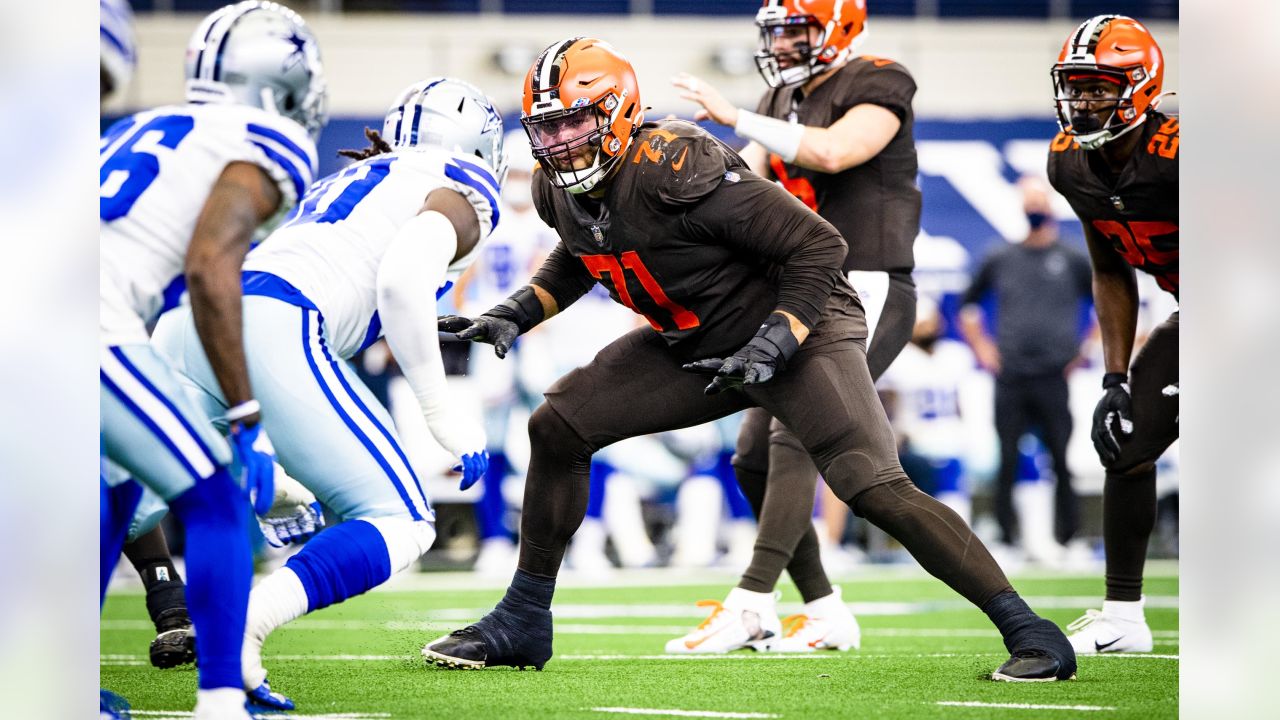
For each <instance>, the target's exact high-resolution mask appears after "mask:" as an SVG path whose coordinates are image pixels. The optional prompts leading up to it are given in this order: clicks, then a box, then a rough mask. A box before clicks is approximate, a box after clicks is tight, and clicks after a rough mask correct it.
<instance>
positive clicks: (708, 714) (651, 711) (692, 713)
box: [583, 707, 782, 718]
mask: <svg viewBox="0 0 1280 720" xmlns="http://www.w3.org/2000/svg"><path fill="white" fill-rule="evenodd" d="M583 709H584V710H591V711H592V712H600V713H619V714H623V715H661V716H663V717H702V718H776V717H782V716H781V715H772V714H770V713H741V712H718V711H716V710H662V709H658V708H624V707H593V708H583Z"/></svg>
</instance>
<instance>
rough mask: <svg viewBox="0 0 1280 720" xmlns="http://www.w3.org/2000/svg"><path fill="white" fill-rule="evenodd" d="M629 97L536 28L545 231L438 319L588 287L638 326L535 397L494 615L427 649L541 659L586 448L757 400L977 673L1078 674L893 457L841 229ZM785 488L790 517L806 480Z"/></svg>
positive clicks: (503, 335) (955, 521) (766, 598)
mask: <svg viewBox="0 0 1280 720" xmlns="http://www.w3.org/2000/svg"><path fill="white" fill-rule="evenodd" d="M643 107H644V106H643V104H642V102H641V96H640V89H639V86H638V84H637V82H636V76H635V71H634V69H633V68H632V67H631V64H630V63H629V62H628V61H627V60H626V59H625V58H624V57H622V56H621V55H619V54H618V53H617V51H616V50H614V49H613V48H612V47H611V46H610V45H608V44H607V43H604V42H602V41H600V40H596V39H593V38H584V37H578V38H569V39H566V40H563V41H559V42H556V43H554V44H552V45H551V46H550V47H548V48H547V49H546V50H545V51H543V52H542V54H541V55H539V57H538V59H537V61H536V62H535V63H534V64H533V66H532V67H531V68H530V70H529V74H528V75H527V76H526V78H525V82H524V103H523V109H524V112H523V114H522V117H521V120H522V122H523V123H524V125H525V128H526V130H527V131H528V133H529V137H530V141H531V144H532V146H533V150H534V157H536V158H538V160H539V163H540V165H541V166H542V168H543V171H544V172H542V173H538V174H536V175H535V180H534V187H533V195H534V204H535V206H536V207H537V208H538V212H539V214H540V215H541V216H542V217H543V219H544V220H546V221H547V223H548V224H549V225H551V226H553V227H555V228H556V231H557V232H558V233H559V235H560V243H559V244H558V245H557V246H556V249H555V250H554V251H553V252H552V253H551V255H550V256H549V257H548V258H547V260H546V262H544V263H543V266H542V268H541V269H540V270H539V271H538V273H537V274H536V275H535V276H534V278H533V281H532V283H531V284H530V285H528V286H525V287H524V288H521V289H520V290H519V291H517V292H516V293H515V294H513V295H512V296H511V297H510V298H508V299H507V300H506V301H504V302H503V303H502V304H500V305H498V306H496V307H494V308H492V309H490V310H489V311H488V312H486V313H485V314H483V315H480V316H479V317H477V318H475V319H473V320H469V319H467V318H461V317H445V318H441V322H440V328H441V329H442V330H444V331H452V332H456V333H457V336H458V337H459V338H460V339H463V340H468V339H474V340H477V341H482V342H488V343H492V344H493V346H494V350H495V352H496V353H497V354H498V355H499V356H501V355H504V354H505V353H506V351H507V350H508V349H509V348H510V346H511V343H512V342H513V341H514V340H515V338H516V337H518V336H519V335H520V334H522V333H524V332H527V331H528V330H530V329H531V328H533V327H534V326H536V325H538V324H539V323H541V322H543V321H544V320H547V319H549V318H551V317H552V316H554V315H556V314H557V313H558V312H559V311H560V310H561V309H563V308H567V307H569V306H570V305H571V304H573V302H574V301H576V300H577V299H578V298H580V297H582V295H584V294H585V293H586V292H588V291H589V290H590V289H591V288H593V287H595V286H596V285H597V284H601V285H604V286H605V287H606V288H607V289H608V290H609V294H610V297H612V298H614V299H615V300H616V301H617V302H619V303H621V304H624V305H627V306H629V307H631V308H632V309H633V310H635V311H636V312H637V314H640V315H643V316H644V317H645V318H646V320H647V321H648V323H649V327H641V328H638V329H636V330H633V331H631V332H629V333H627V334H626V335H624V336H622V337H621V338H619V339H618V340H616V341H614V342H613V343H611V344H610V345H609V346H607V347H606V348H604V349H603V350H601V351H600V353H599V354H598V355H596V358H595V359H594V360H593V361H592V362H591V363H590V364H588V365H587V366H586V367H583V368H580V369H578V370H575V371H574V372H571V373H569V374H568V375H566V376H565V377H563V378H561V379H560V380H559V381H557V382H556V384H555V385H553V386H552V387H551V389H549V390H548V391H547V392H546V394H545V396H546V402H544V403H543V404H542V405H540V406H539V407H538V409H537V410H535V411H534V413H533V416H532V417H531V418H530V420H529V436H530V440H531V444H532V455H531V459H530V464H529V476H528V480H527V482H526V486H525V499H524V515H523V518H522V525H521V535H520V562H519V566H518V569H517V571H516V574H515V577H514V578H513V579H512V582H511V585H510V587H509V588H508V590H507V593H506V595H505V597H504V598H503V599H502V601H501V602H499V603H498V606H497V607H496V608H495V609H494V610H493V611H492V612H490V613H489V614H488V615H486V616H485V617H483V618H481V619H480V620H478V621H477V622H476V623H475V624H473V625H470V626H467V627H465V628H462V629H460V630H456V631H454V632H452V633H450V634H449V635H446V636H444V637H442V638H439V639H437V640H435V641H433V642H431V643H429V644H428V645H427V646H426V647H425V648H423V655H424V657H426V658H427V660H428V661H430V662H433V663H438V664H441V665H445V666H447V667H469V668H481V667H487V666H495V665H514V666H525V665H532V666H534V667H535V668H541V667H542V666H543V665H544V664H545V663H546V662H547V661H548V660H549V659H550V658H551V656H552V625H551V609H550V608H551V602H552V597H553V595H554V593H555V583H556V577H557V575H558V574H559V570H560V565H561V561H562V559H563V557H564V551H565V547H566V546H567V545H568V542H569V539H570V538H571V537H572V536H573V533H574V531H575V530H576V529H577V528H578V525H579V524H580V523H581V522H582V517H583V514H584V512H585V510H586V501H587V497H586V496H587V493H586V489H587V487H588V485H589V469H590V462H591V456H592V454H593V453H594V452H595V451H596V450H598V449H600V448H602V447H605V446H608V445H611V444H613V443H615V442H618V441H620V440H623V439H626V438H628V437H635V436H637V435H644V434H648V433H654V432H660V431H665V430H673V429H677V428H681V427H688V426H691V425H696V424H700V423H705V422H707V421H709V420H714V419H716V418H719V417H724V416H726V415H730V414H732V413H734V412H737V411H739V410H743V409H745V408H747V407H751V406H753V405H757V404H759V405H762V406H763V407H765V408H766V409H767V410H769V411H770V412H771V413H774V414H776V415H778V416H779V418H780V419H781V420H782V421H783V422H784V423H785V424H787V425H788V426H789V427H790V428H791V429H792V430H793V431H794V432H796V434H797V435H798V437H800V438H801V439H802V440H803V442H804V444H805V446H806V447H809V448H813V454H814V456H815V459H816V460H817V464H818V465H819V467H820V468H821V470H822V472H823V476H824V477H825V479H826V480H827V482H829V483H830V484H831V485H832V486H833V487H835V488H837V494H838V495H839V496H840V497H841V498H842V499H843V500H845V501H846V502H847V503H848V504H849V505H850V507H852V508H854V509H855V511H856V512H858V513H859V514H860V515H862V516H863V517H866V518H867V519H868V521H870V522H872V523H874V524H877V525H879V526H880V527H883V528H884V529H885V530H886V531H888V532H889V533H890V534H891V535H892V536H894V537H896V538H897V539H898V540H899V541H901V542H902V543H903V545H904V546H905V547H907V548H909V549H910V550H911V551H912V553H913V554H914V555H915V557H916V558H917V559H918V560H919V561H920V562H921V563H922V564H923V565H924V567H925V568H926V569H927V570H928V571H929V572H931V573H933V574H934V575H935V576H937V577H939V578H940V579H941V580H943V581H944V582H946V583H947V584H948V585H949V586H950V587H952V588H953V589H954V590H956V591H957V592H958V593H960V594H961V595H963V596H964V597H966V598H967V599H969V600H970V601H971V602H973V603H974V604H975V605H977V606H978V607H980V608H982V609H983V610H984V611H985V612H986V613H987V614H988V616H989V617H990V618H991V620H992V621H993V623H994V624H995V625H996V627H997V628H999V630H1000V632H1001V634H1002V635H1003V636H1004V640H1005V646H1006V649H1008V650H1009V652H1010V654H1011V655H1010V658H1009V660H1008V661H1006V662H1005V663H1004V664H1003V665H1001V667H1000V668H999V669H997V670H996V671H995V672H994V673H993V674H992V678H993V679H996V680H1008V681H1031V680H1034V681H1040V682H1043V681H1052V680H1055V679H1067V678H1069V677H1072V676H1074V674H1075V670H1076V667H1075V655H1074V653H1073V652H1072V651H1071V647H1070V645H1069V644H1068V643H1067V641H1066V637H1065V636H1064V635H1063V634H1062V632H1061V631H1060V630H1059V629H1058V628H1057V627H1056V626H1055V625H1054V624H1053V623H1051V622H1049V621H1048V620H1045V619H1043V618H1040V617H1039V616H1037V615H1036V614H1035V613H1034V612H1033V611H1032V610H1031V609H1030V608H1029V607H1028V606H1027V605H1026V603H1025V602H1024V601H1023V600H1022V599H1021V598H1020V597H1019V596H1018V594H1017V592H1015V591H1014V590H1013V589H1012V587H1011V586H1010V584H1009V581H1008V579H1007V578H1005V576H1004V574H1003V573H1002V572H1001V571H1000V568H999V567H998V566H997V565H996V563H995V561H994V560H993V559H992V558H991V556H990V554H989V553H988V552H986V549H985V548H984V547H983V546H982V543H981V542H980V541H979V540H978V539H977V538H976V537H975V536H974V535H973V533H972V531H970V530H969V528H968V527H967V526H966V525H965V524H964V522H963V521H962V520H961V519H960V518H959V517H958V516H957V515H956V514H955V513H954V512H952V511H951V510H950V509H949V508H947V507H946V506H945V505H942V504H941V503H939V502H937V501H936V500H934V499H933V498H930V497H929V496H927V495H925V494H924V493H922V492H920V491H919V490H918V489H917V488H916V487H915V486H914V485H913V484H912V483H911V481H910V480H909V479H908V478H907V476H906V475H905V474H904V473H903V472H902V468H901V466H900V464H899V463H898V458H897V453H896V448H895V446H894V440H893V433H892V430H890V428H889V423H888V420H887V419H886V418H885V415H884V409H883V408H882V407H881V406H880V402H879V399H878V398H877V396H876V394H875V388H874V386H873V385H872V380H871V375H870V372H869V371H868V370H867V365H866V355H865V350H864V348H865V341H866V338H867V335H868V333H867V326H866V322H865V319H864V313H863V309H862V305H861V303H860V302H859V301H858V298H857V295H856V293H855V292H854V290H853V288H852V286H850V285H849V282H848V279H847V278H846V277H845V276H844V274H843V272H842V270H841V264H842V263H843V261H844V255H845V252H846V249H847V248H846V245H845V243H844V240H843V239H841V237H840V235H839V233H837V232H836V230H835V228H834V227H832V226H831V225H830V224H829V223H827V222H826V221H825V220H823V219H822V218H820V217H819V216H818V215H816V214H815V213H813V212H811V211H809V210H808V209H806V208H805V207H803V206H802V205H801V204H799V203H797V202H796V201H795V199H794V198H792V197H791V196H790V195H789V194H788V193H787V192H786V191H785V190H783V189H782V188H780V187H779V186H778V185H776V184H774V183H771V182H769V181H767V180H764V179H762V178H760V177H759V176H757V175H756V174H754V173H752V172H751V171H750V169H749V168H747V166H746V165H745V164H744V163H743V162H742V160H741V158H739V157H738V156H737V154H736V153H734V152H733V151H732V150H730V149H729V148H728V147H727V146H726V145H724V144H723V143H720V142H719V141H717V140H716V139H715V138H713V137H712V136H711V135H709V134H708V133H707V132H706V131H704V130H702V129H700V128H698V127H697V126H696V125H693V124H691V123H687V122H683V121H678V120H677V121H664V122H658V123H644V111H643ZM753 333H754V334H753ZM802 343H803V344H802ZM708 376H710V377H711V381H710V383H709V384H708V383H707V378H708ZM790 500H791V502H792V504H793V505H796V506H799V508H800V512H801V514H803V515H804V516H806V526H807V515H808V513H809V509H810V508H811V507H812V496H809V497H800V496H794V495H793V496H791V498H790ZM788 510H790V511H792V512H794V511H795V508H788ZM735 616H736V617H735ZM722 618H723V619H722ZM726 621H727V622H726ZM717 622H720V623H722V627H725V628H726V631H727V632H737V631H740V632H742V633H745V634H749V635H750V636H751V637H750V639H751V641H752V642H753V643H754V644H757V645H759V646H761V647H766V648H767V647H769V646H771V645H773V644H775V643H776V642H777V641H778V639H779V637H780V635H781V632H782V628H781V623H780V622H779V621H778V617H777V613H776V605H775V597H774V594H773V592H772V591H770V592H752V591H749V590H744V589H742V588H736V589H735V590H734V591H732V593H731V596H730V598H729V600H728V602H726V603H725V604H724V606H722V607H721V608H718V609H717V612H715V613H713V614H712V616H711V617H710V618H709V620H708V625H712V624H714V623H717ZM745 639H746V638H744V640H745ZM690 649H692V648H690Z"/></svg>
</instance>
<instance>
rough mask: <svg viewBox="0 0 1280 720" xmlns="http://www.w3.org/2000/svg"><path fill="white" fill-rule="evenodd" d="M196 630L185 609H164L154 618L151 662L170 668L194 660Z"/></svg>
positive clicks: (160, 666)
mask: <svg viewBox="0 0 1280 720" xmlns="http://www.w3.org/2000/svg"><path fill="white" fill-rule="evenodd" d="M195 660H196V630H195V627H193V626H192V625H191V618H190V616H188V615H187V609H186V608H185V607H182V608H174V609H172V610H166V611H164V612H163V613H160V615H159V616H158V617H157V618H156V639H155V640H152V641H151V664H152V665H154V666H156V667H158V668H160V669H162V670H163V669H166V668H172V667H177V666H179V665H186V664H187V663H192V662H195Z"/></svg>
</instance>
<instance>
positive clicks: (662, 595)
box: [101, 564, 1178, 720]
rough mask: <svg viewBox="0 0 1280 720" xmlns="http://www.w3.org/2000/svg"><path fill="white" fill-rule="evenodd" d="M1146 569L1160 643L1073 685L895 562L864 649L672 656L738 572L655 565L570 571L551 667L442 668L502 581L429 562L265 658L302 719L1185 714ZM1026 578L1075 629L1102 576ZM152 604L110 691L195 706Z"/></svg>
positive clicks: (126, 643)
mask: <svg viewBox="0 0 1280 720" xmlns="http://www.w3.org/2000/svg"><path fill="white" fill-rule="evenodd" d="M1150 570H1151V571H1153V573H1154V574H1152V573H1149V575H1148V580H1147V584H1146V588H1145V590H1146V593H1147V596H1148V608H1147V619H1148V621H1149V622H1150V624H1151V627H1152V630H1153V631H1154V633H1155V642H1156V647H1155V652H1154V653H1153V654H1151V655H1139V656H1115V655H1111V656H1102V657H1084V658H1081V659H1080V672H1079V679H1077V680H1075V681H1074V682H1069V683H1045V684H1008V683H994V682H990V681H988V680H985V679H983V678H984V677H985V676H986V675H987V674H989V673H990V672H991V671H992V670H993V669H994V668H995V667H997V666H998V665H999V664H1000V663H1001V662H1002V661H1003V660H1004V659H1005V657H1006V654H1005V652H1004V648H1003V646H1002V645H1001V643H1000V639H999V637H998V635H997V634H996V632H995V631H994V629H992V628H991V626H990V625H989V623H988V622H987V620H986V618H985V616H983V615H982V614H981V613H980V612H979V611H977V610H976V609H973V608H971V607H970V606H968V605H967V604H966V603H964V601H963V600H960V599H959V598H957V597H956V596H955V595H953V594H952V593H951V592H950V591H949V590H948V589H947V588H946V587H945V586H943V585H942V584H941V583H939V582H938V581H936V580H933V579H932V578H928V577H927V576H921V575H919V574H917V573H916V572H914V571H909V570H903V569H899V568H890V569H883V570H881V569H869V570H866V571H863V572H861V573H859V574H858V575H856V576H853V577H852V578H849V579H846V580H844V581H843V582H841V583H840V584H841V585H842V586H843V588H844V597H845V600H846V601H847V602H849V603H851V604H852V606H853V609H854V612H855V613H856V614H857V615H858V619H859V621H860V622H861V624H862V628H863V641H862V649H861V650H860V651H851V652H847V653H831V652H827V653H823V654H818V655H801V656H794V655H776V654H760V653H753V652H750V651H742V652H739V653H735V654H732V655H728V656H710V657H704V656H694V657H687V656H681V657H672V656H664V655H662V647H663V644H664V643H665V642H666V641H667V640H668V639H669V638H672V637H676V636H678V635H680V634H683V633H684V632H686V631H687V630H688V629H690V628H692V626H693V625H695V624H697V622H698V621H700V620H701V619H702V616H701V615H700V610H699V609H698V608H695V607H694V602H695V601H697V600H699V599H703V598H715V599H723V597H724V594H725V593H726V592H727V590H728V588H729V587H731V586H732V584H733V578H732V577H731V576H729V575H704V576H702V579H701V580H700V581H699V580H692V581H691V580H690V579H689V578H688V576H684V579H683V580H679V579H675V578H676V577H677V576H674V575H671V574H667V573H663V572H662V571H647V572H644V573H639V574H634V573H619V574H618V575H617V576H616V577H615V578H613V579H612V580H611V582H610V583H609V586H608V587H585V586H580V585H575V584H573V583H571V582H568V581H566V582H565V583H562V587H561V589H560V591H559V592H558V593H557V595H556V605H555V606H554V607H553V610H554V611H555V612H556V645H555V650H556V656H555V657H554V658H552V660H551V662H550V663H548V664H547V666H546V669H545V670H544V671H543V672H533V671H524V672H520V671H517V670H514V669H511V668H498V669H489V670H482V671H458V670H453V671H451V670H444V669H439V668H435V667H428V666H426V665H425V664H424V663H423V662H422V661H421V659H420V657H419V655H418V650H419V648H420V647H421V646H422V645H423V644H424V643H425V642H427V641H429V640H432V639H434V638H436V637H437V636H439V635H442V634H444V633H445V632H447V631H448V630H451V629H454V628H457V627H460V626H462V625H464V624H466V622H467V621H469V620H472V619H474V618H477V617H479V616H480V615H481V614H482V613H483V612H485V611H487V610H488V609H489V608H490V607H492V605H493V604H494V603H495V602H496V601H497V600H498V599H499V598H500V597H501V594H502V589H501V588H499V587H496V586H493V585H492V584H489V585H484V586H483V587H487V588H488V589H475V588H476V587H477V586H479V585H480V584H479V583H478V581H476V580H474V579H472V578H470V577H468V576H465V575H460V574H418V575H413V576H410V577H407V578H401V579H397V580H396V581H393V583H392V586H391V587H390V588H387V589H383V590H380V591H377V592H374V593H371V594H369V595H366V596H363V597H359V598H356V599H354V600H352V601H350V602H348V603H346V604H344V605H341V606H338V607H334V608H329V609H326V610H323V611H321V612H318V613H316V614H314V615H311V616H308V617H306V618H303V619H301V620H298V621H296V622H295V623H293V624H292V625H289V626H286V627H285V628H282V629H281V630H279V631H277V633H276V634H275V635H273V636H272V637H271V639H270V640H269V641H268V643H267V646H266V665H267V669H268V670H269V671H270V672H271V677H270V679H271V682H272V685H273V687H275V689H277V690H280V691H282V692H284V693H286V694H288V695H290V696H291V697H293V698H294V700H296V701H297V703H298V710H297V711H296V712H295V713H292V714H291V715H290V716H291V717H295V718H319V717H328V718H449V719H450V720H453V719H455V718H456V719H458V720H461V719H463V718H596V719H602V718H603V719H607V718H621V717H634V716H642V717H677V716H678V717H721V718H854V717H856V718H926V717H927V718H960V719H965V720H968V719H974V718H1068V717H1077V716H1081V717H1099V718H1107V719H1108V720H1111V719H1115V720H1120V719H1121V718H1172V717H1176V716H1177V711H1178V632H1177V629H1178V611H1177V594H1178V578H1177V575H1176V569H1175V568H1174V567H1173V566H1171V565H1161V564H1156V566H1155V567H1153V568H1150ZM1013 580H1014V583H1015V585H1016V586H1017V587H1018V588H1019V590H1020V591H1021V592H1022V593H1023V595H1024V596H1025V597H1026V598H1027V599H1028V601H1029V602H1030V603H1031V605H1032V606H1033V607H1035V608H1036V609H1037V610H1039V611H1040V612H1041V613H1042V614H1044V615H1045V616H1047V617H1048V618H1050V619H1051V620H1054V621H1056V622H1058V623H1060V624H1064V625H1065V624H1066V623H1068V622H1070V621H1071V620H1073V619H1075V618H1076V617H1078V616H1079V615H1080V614H1081V613H1082V611H1083V609H1084V608H1085V607H1089V606H1093V604H1095V603H1098V602H1100V598H1101V592H1102V581H1101V576H1100V573H1097V574H1088V575H1079V576H1074V575H1072V576H1061V575H1051V574H1047V573H1041V574H1029V575H1023V576H1015V577H1014V578H1013ZM680 582H683V583H684V584H677V583H680ZM693 582H701V584H691V583H693ZM781 589H782V592H783V603H784V605H783V607H782V608H781V609H782V613H780V614H785V613H786V612H790V611H794V610H792V609H791V608H795V607H798V605H797V604H796V603H798V600H799V598H798V596H797V594H796V592H795V590H794V588H792V587H791V586H790V585H785V586H783V587H782V588H781ZM146 618H147V616H146V610H145V608H144V607H143V602H142V596H141V594H140V593H138V592H114V593H113V594H112V596H111V597H110V599H109V600H108V602H107V605H106V609H105V611H104V613H103V629H102V634H101V640H102V649H101V652H102V661H101V682H102V687H104V688H108V689H111V690H114V691H116V692H117V693H120V694H121V695H123V696H124V697H126V698H127V699H128V700H129V701H130V702H131V703H132V704H133V708H134V710H135V717H138V718H163V717H175V718H179V717H190V709H191V707H192V704H193V700H194V689H195V682H196V675H195V671H194V669H193V668H190V667H187V668H180V669H176V670H168V671H159V670H155V669H153V668H151V667H150V665H148V664H147V661H146V649H147V643H148V642H149V641H150V639H151V637H152V631H151V628H150V623H149V622H148V621H147V619H146ZM1010 705H1014V706H1015V707H1009V706H1010ZM1016 706H1030V707H1016ZM655 711H656V712H655ZM662 711H667V712H665V713H664V712H662ZM276 717H279V716H276Z"/></svg>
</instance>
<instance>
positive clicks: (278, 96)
mask: <svg viewBox="0 0 1280 720" xmlns="http://www.w3.org/2000/svg"><path fill="white" fill-rule="evenodd" d="M186 77H187V100H188V101H189V102H235V103H242V104H244V105H252V106H254V107H259V108H262V109H263V110H267V111H270V112H273V113H276V114H278V115H282V116H284V117H287V118H289V119H291V120H293V121H295V122H297V123H298V124H299V125H301V126H303V127H304V128H306V130H307V132H308V133H310V134H311V137H312V138H316V137H318V136H319V135H320V130H321V129H323V128H324V126H325V123H326V122H328V120H329V114H328V91H327V89H326V87H325V81H324V68H323V66H322V65H321V63H320V46H319V44H318V43H317V42H316V39H315V36H314V35H313V34H312V33H311V30H310V29H309V28H308V27H307V24H306V23H305V22H304V21H303V20H302V18H301V17H300V16H299V15H298V14H297V13H295V12H294V11H292V10H290V9H289V8H286V7H284V6H283V5H278V4H276V3H273V2H260V1H259V0H245V1H244V2H239V3H236V4H234V5H227V6H226V7H223V8H222V9H220V10H216V11H214V12H213V13H212V14H210V15H209V16H208V17H206V18H205V19H204V21H203V22H201V23H200V27H198V28H197V29H196V32H195V34H194V35H192V36H191V42H190V43H189V44H188V45H187V64H186Z"/></svg>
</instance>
